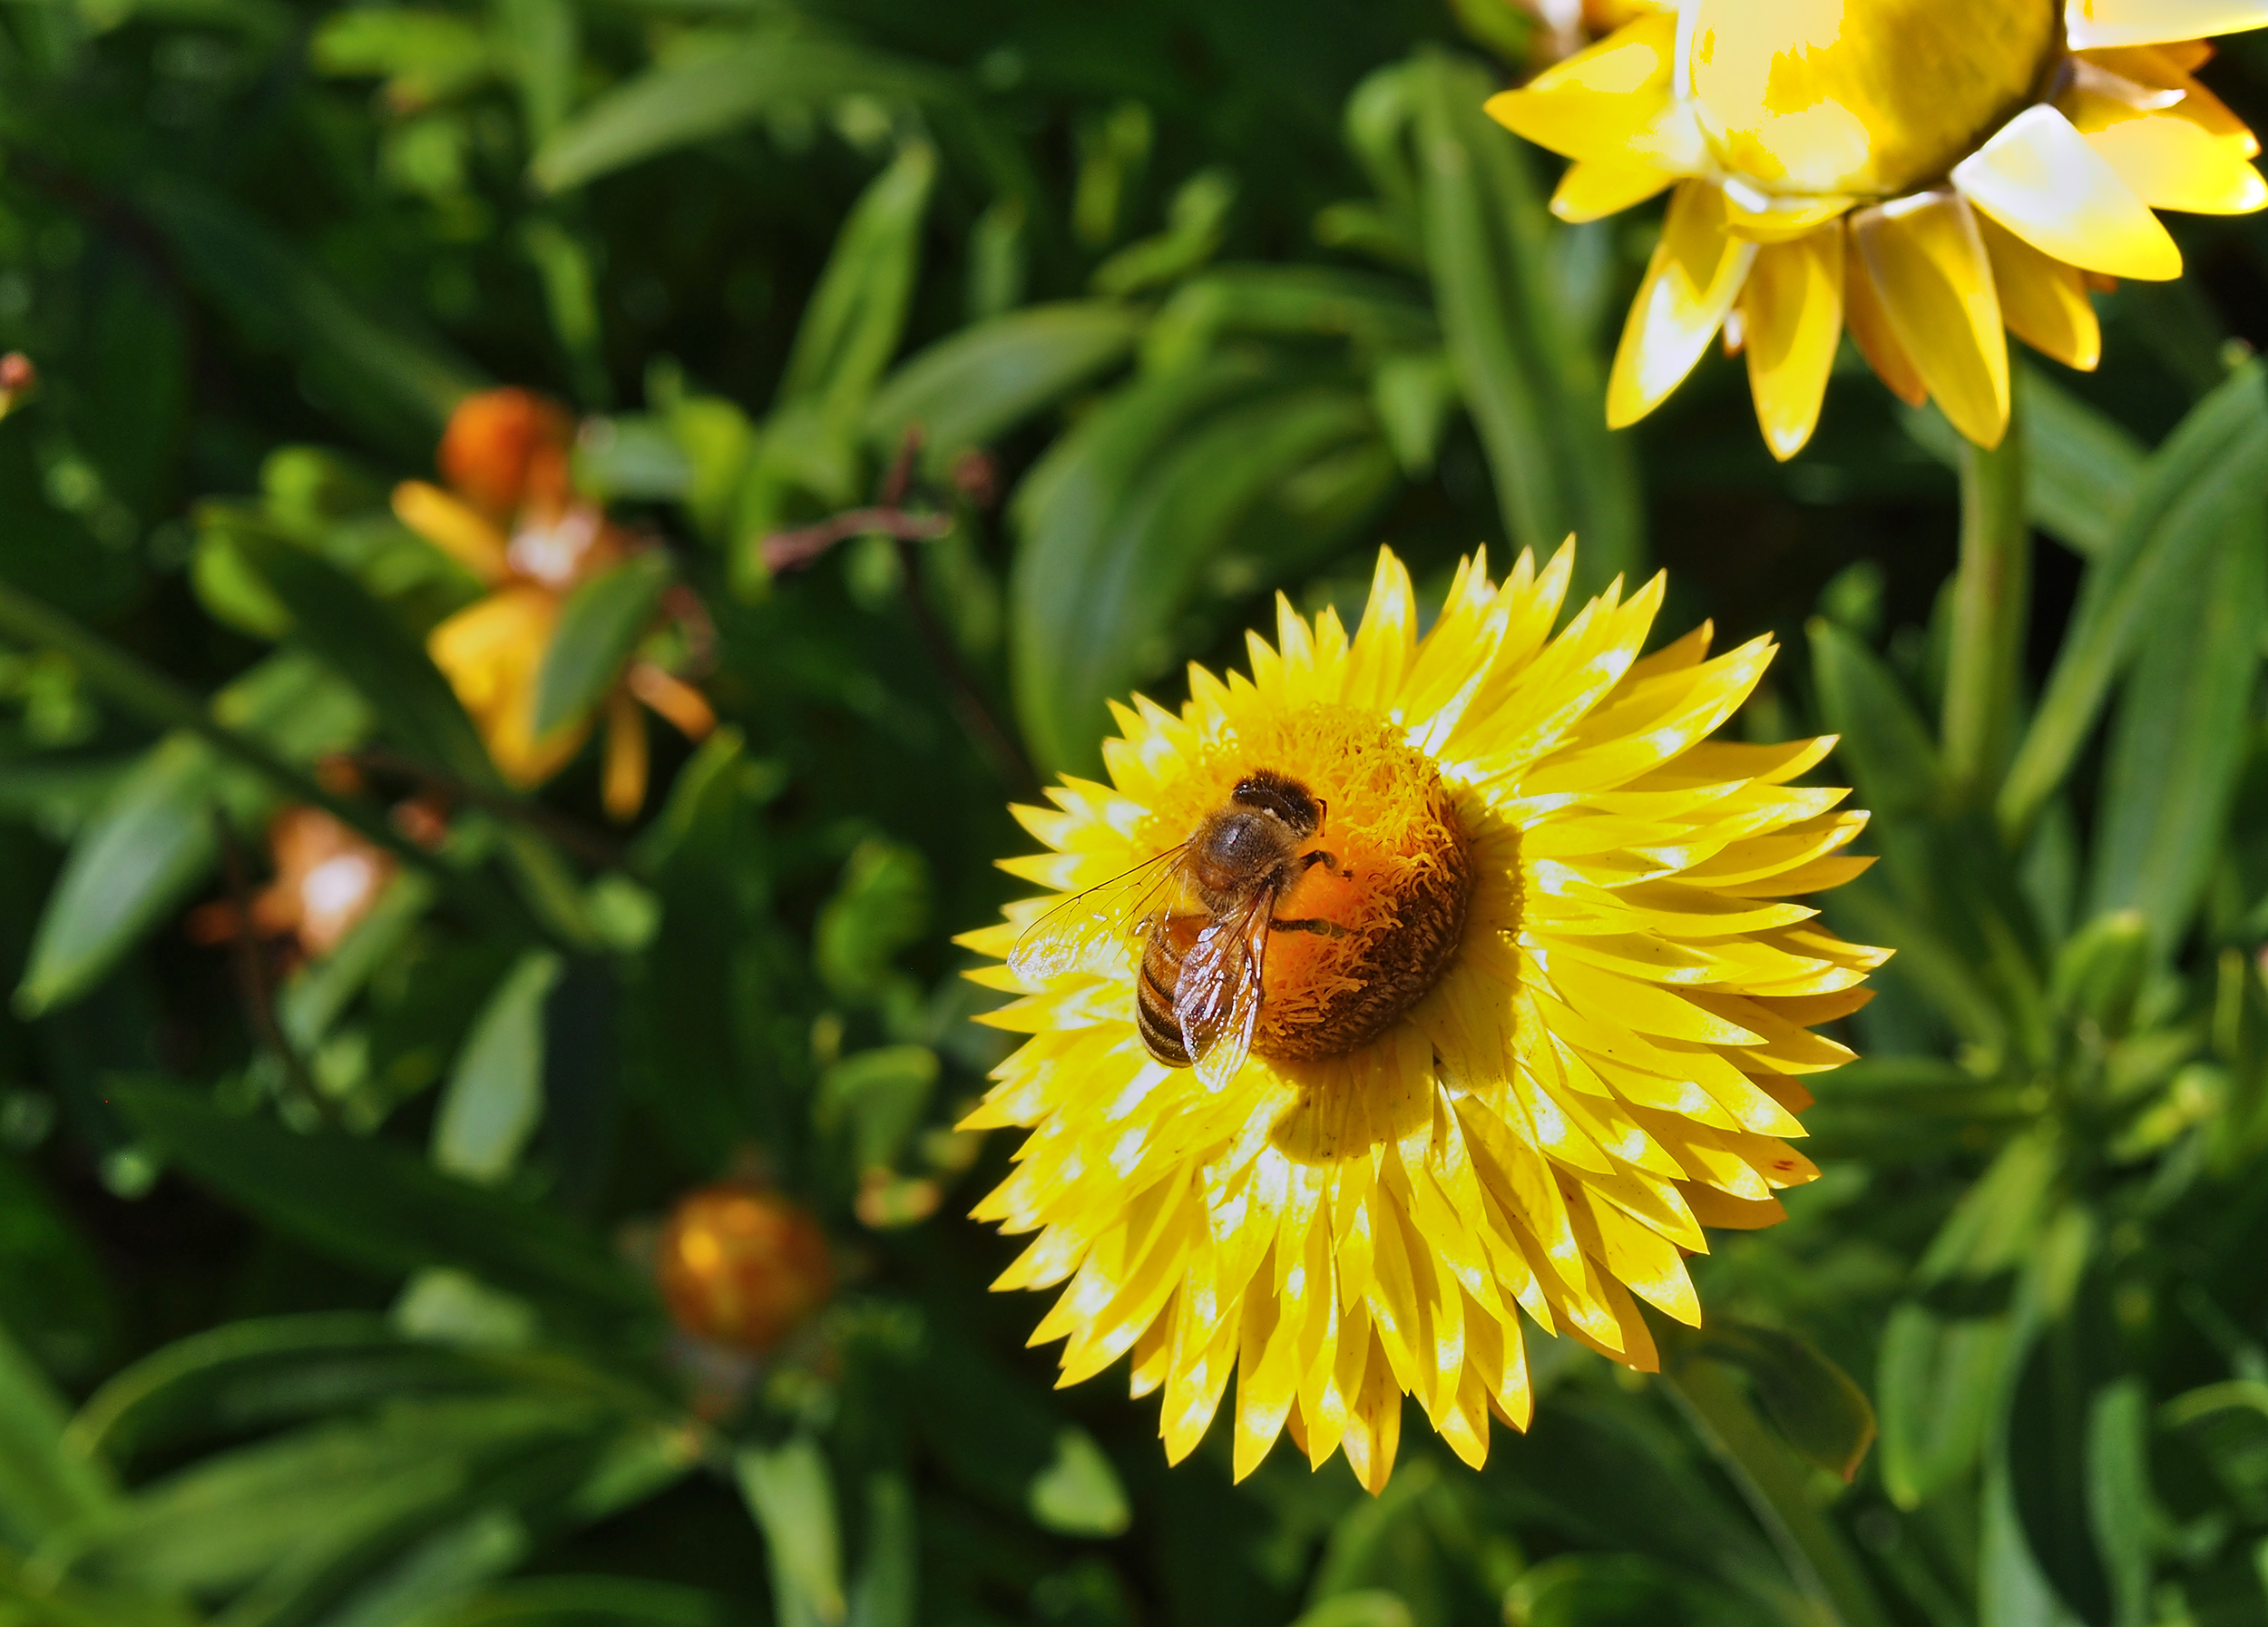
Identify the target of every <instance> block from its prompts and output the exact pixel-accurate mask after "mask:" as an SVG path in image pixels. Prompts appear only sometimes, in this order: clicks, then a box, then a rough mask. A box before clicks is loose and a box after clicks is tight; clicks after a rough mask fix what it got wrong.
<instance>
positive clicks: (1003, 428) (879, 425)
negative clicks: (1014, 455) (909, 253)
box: [865, 299, 1143, 469]
mask: <svg viewBox="0 0 2268 1627" xmlns="http://www.w3.org/2000/svg"><path fill="white" fill-rule="evenodd" d="M1142 327H1143V318H1142V314H1141V313H1140V312H1139V310H1137V309H1133V308H1132V307H1130V306H1125V305H1120V304H1119V303H1118V302H1117V301H1116V300H1111V299H1083V300H1067V301H1064V302H1062V303H1061V304H1056V305H1035V306H1032V307H1031V308H1029V309H1024V310H1019V311H1012V312H1011V313H1009V314H1008V315H1006V316H1002V317H995V318H993V319H992V320H990V321H987V322H980V323H977V324H975V325H973V326H972V327H968V328H961V329H959V330H958V331H956V332H954V333H953V334H951V335H949V336H947V337H946V338H943V339H940V340H938V341H937V343H935V344H934V345H932V346H931V347H930V348H928V349H926V350H924V351H922V352H921V353H920V354H919V355H917V356H915V357H914V358H912V359H910V360H908V361H907V362H906V363H905V364H904V366H903V367H901V368H898V369H897V371H895V372H894V373H893V374H891V375H890V377H888V378H887V379H886V380H885V381H884V383H883V385H882V387H881V388H879V389H878V390H876V391H875V398H874V400H873V402H872V403H871V404H870V405H869V406H868V407H867V408H866V418H865V435H866V439H867V440H868V441H869V442H870V443H872V444H873V445H874V446H875V447H877V448H879V449H881V450H882V451H884V452H885V453H887V452H890V451H893V450H894V449H895V448H896V446H898V444H899V442H900V441H901V440H902V439H904V435H905V432H906V431H907V430H908V429H910V428H914V427H915V426H919V428H920V429H921V432H922V446H923V451H924V458H925V460H926V461H927V462H928V463H929V464H930V465H931V466H933V467H934V468H940V469H942V468H943V467H944V466H946V465H947V464H949V463H950V461H951V460H952V458H953V456H954V455H955V454H956V453H960V452H963V451H966V450H968V449H969V448H971V447H973V446H984V445H986V444H987V443H989V442H992V441H994V440H997V439H998V438H999V437H1000V436H1002V435H1004V434H1006V433H1007V432H1008V431H1009V430H1011V429H1013V428H1014V427H1015V426H1017V425H1019V424H1021V423H1022V422H1023V421H1024V420H1025V419H1026V418H1028V417H1031V415H1032V414H1034V413H1036V412H1039V411H1040V410H1041V409H1042V408H1044V407H1050V406H1051V405H1053V404H1054V403H1055V402H1057V401H1060V400H1061V399H1062V398H1063V397H1065V396H1067V395H1069V394H1070V392H1071V391H1073V390H1075V389H1078V388H1079V387H1081V386H1082V385H1085V384H1088V383H1089V382H1090V381H1092V380H1093V379H1095V378H1097V377H1100V375H1102V374H1103V373H1105V372H1107V371H1109V370H1110V368H1115V367H1117V366H1119V364H1120V363H1121V362H1123V361H1124V360H1125V359H1126V358H1127V357H1128V355H1129V353H1131V351H1132V350H1133V348H1134V341H1135V338H1136V337H1137V336H1138V335H1139V334H1140V333H1141V331H1142Z"/></svg>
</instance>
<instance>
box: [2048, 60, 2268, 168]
mask: <svg viewBox="0 0 2268 1627" xmlns="http://www.w3.org/2000/svg"><path fill="white" fill-rule="evenodd" d="M2200 49H2205V47H2204V46H2203V44H2202V42H2200ZM2208 54H2209V52H2208ZM2201 64H2202V59H2200V60H2199V62H2195V63H2193V62H2188V61H2185V60H2184V59H2183V57H2182V56H2181V54H2180V53H2179V52H2178V51H2176V50H2175V48H2174V47H2172V46H2170V45H2130V46H2127V47H2126V48H2125V49H2123V50H2117V51H2090V52H2088V53H2087V54H2086V55H2085V56H2083V57H2078V58H2077V59H2075V70H2074V74H2073V78H2074V82H2075V84H2076V87H2077V89H2078V90H2080V91H2089V90H2094V91H2098V92H2101V93H2118V94H2119V96H2122V97H2123V99H2124V100H2126V101H2127V102H2128V103H2131V104H2132V105H2133V106H2134V107H2135V108H2136V111H2139V112H2148V111H2150V110H2152V109H2154V108H2160V107H2164V108H2168V109H2170V110H2171V111H2172V112H2174V113H2178V114H2179V115H2180V116H2181V117H2182V118H2185V119H2187V120H2188V121H2189V122H2190V123H2192V124H2195V125H2197V126H2198V127H2199V128H2200V129H2202V130H2204V132H2205V133H2206V134H2208V135H2210V136H2212V137H2213V138H2214V140H2215V141H2218V142H2223V143H2224V144H2225V145H2227V146H2228V147H2230V148H2231V149H2233V150H2234V152H2235V153H2236V155H2237V156H2238V157H2239V158H2257V157H2259V156H2260V138H2259V137H2258V136H2256V135H2254V134H2253V132H2252V129H2251V127H2250V126H2248V125H2247V124H2246V123H2244V120H2242V119H2240V118H2238V117H2237V116H2236V115H2235V114H2234V113H2231V112H2230V111H2229V105H2228V103H2225V102H2224V101H2222V100H2221V98H2220V97H2218V96H2216V95H2214V93H2212V92H2211V91H2210V90H2207V89H2206V88H2205V86H2204V83H2201V82H2200V81H2199V80H2198V78H2197V76H2196V74H2195V73H2194V72H2193V71H2192V70H2193V69H2194V68H2195V67H2197V66H2199V65H2201ZM2098 68H2099V69H2101V70H2102V72H2101V73H2100V74H2097V73H2096V72H2095V71H2094V70H2096V69H2098ZM2167 92H2177V93H2179V94H2178V97H2177V99H2175V100H2174V101H2172V102H2170V103H2169V102H2167V101H2165V99H2164V96H2165V93H2167ZM2064 111H2065V113H2072V110H2071V108H2070V107H2069V106H2068V105H2067V106H2065V108H2064ZM2072 123H2075V124H2077V125H2078V127H2079V128H2080V130H2081V131H2085V130H2086V129H2087V124H2086V123H2085V121H2084V120H2082V119H2080V118H2079V117H2078V116H2077V114H2073V116H2072Z"/></svg>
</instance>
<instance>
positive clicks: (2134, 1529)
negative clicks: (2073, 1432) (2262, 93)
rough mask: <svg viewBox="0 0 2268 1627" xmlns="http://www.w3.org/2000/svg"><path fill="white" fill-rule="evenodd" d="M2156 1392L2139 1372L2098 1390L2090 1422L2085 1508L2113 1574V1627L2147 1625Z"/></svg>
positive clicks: (2089, 1411) (2098, 1547) (2153, 1510)
mask: <svg viewBox="0 0 2268 1627" xmlns="http://www.w3.org/2000/svg"><path fill="white" fill-rule="evenodd" d="M2155 1504H2156V1498H2155V1497H2154V1496H2153V1495H2152V1493H2151V1488H2150V1395H2149V1390H2148V1389H2147V1387H2146V1385H2145V1383H2144V1381H2143V1379H2142V1377H2140V1375H2138V1374H2128V1375H2127V1376H2126V1377H2123V1378H2119V1379H2116V1380H2114V1381H2113V1382H2111V1383H2109V1384H2107V1385H2105V1386H2104V1387H2102V1388H2100V1389H2098V1390H2097V1391H2096V1392H2095V1395H2094V1397H2093V1400H2092V1402H2091V1404H2090V1405H2089V1406H2088V1408H2087V1520H2088V1524H2089V1526H2090V1527H2091V1534H2092V1535H2093V1537H2094V1539H2095V1551H2096V1553H2097V1554H2098V1555H2099V1556H2100V1557H2101V1559H2102V1562H2103V1568H2104V1570H2105V1571H2106V1572H2107V1573H2108V1577H2109V1581H2110V1593H2111V1603H2112V1615H2111V1621H2112V1623H2113V1627H2149V1622H2150V1581H2151V1568H2152V1567H2151V1561H2152V1557H2153V1556H2152V1553H2151V1536H2152V1526H2153V1524H2154V1523H2155V1522H2154V1521H2153V1519H2152V1518H2151V1516H2152V1515H2153V1514H2156V1513H2157V1510H2156V1507H2155Z"/></svg>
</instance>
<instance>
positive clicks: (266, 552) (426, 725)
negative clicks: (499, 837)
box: [242, 536, 501, 786]
mask: <svg viewBox="0 0 2268 1627" xmlns="http://www.w3.org/2000/svg"><path fill="white" fill-rule="evenodd" d="M242 545H243V547H244V548H245V550H246V554H247V556H248V557H249V559H250V561H251V563H252V564H253V565H254V567H255V568H256V569H258V570H259V573H260V575H261V578H262V579H263V580H264V581H265V582H266V583H268V585H269V587H270V588H272V589H274V590H275V593H276V596H277V598H278V599H279V600H281V601H282V602H283V603H284V605H285V606H286V608H288V610H289V611H290V612H291V616H292V629H291V632H290V635H289V636H290V638H291V640H292V642H294V643H296V644H298V646H299V647H300V648H302V649H304V650H306V651H307V652H308V653H309V654H311V655H313V656H315V657H316V658H317V659H318V660H320V661H321V662H324V663H325V664H326V665H327V666H329V667H331V668H332V669H333V670H334V671H337V673H338V674H339V675H340V676H341V677H343V678H345V679H346V680H347V682H349V683H351V684H353V685H354V686H355V688H356V689H357V690H358V691H361V693H362V696H363V698H364V699H365V700H366V701H369V702H370V704H371V706H372V708H373V709H374V710H375V711H376V712H377V714H378V717H379V719H380V720H381V721H382V722H383V723H384V724H385V726H386V729H387V730H389V731H390V732H392V733H393V734H394V735H395V736H396V738H397V739H398V740H400V741H401V742H402V744H403V745H405V746H406V747H407V748H409V749H410V750H413V751H415V752H417V753H419V754H421V755H423V756H425V757H426V758H429V759H430V760H433V761H434V762H435V764H436V765H438V766H439V767H441V768H443V769H446V770H448V772H450V773H452V774H454V775H455V776H456V777H457V778H458V779H463V780H465V781H467V782H469V783H471V784H474V785H480V786H496V785H499V784H501V781H500V780H499V779H498V777H497V773H496V769H495V765H494V763H493V762H491V761H490V760H489V756H488V748H487V747H486V746H485V745H484V744H483V743H482V741H481V737H480V732H479V730H476V729H474V726H473V720H472V719H471V718H469V717H467V716H465V713H464V706H463V705H462V704H460V703H459V702H458V701H457V698H456V691H454V690H452V689H451V688H450V687H449V681H448V680H447V679H446V678H444V677H443V676H442V675H441V670H440V669H439V668H438V667H435V665H434V664H433V658H432V657H431V656H429V655H427V654H426V653H425V646H424V645H423V644H422V643H420V642H418V641H417V640H416V639H415V637H414V636H412V634H411V633H410V632H409V630H408V629H407V628H406V627H404V626H403V625H402V623H401V622H400V621H399V620H397V619H396V616H395V613H394V612H393V611H392V610H390V609H388V608H387V607H386V605H385V604H383V603H380V602H379V601H378V600H377V599H376V598H374V597H372V595H371V594H370V593H369V591H368V590H367V589H366V588H365V587H364V586H363V585H362V584H361V583H358V582H357V581H356V580H355V579H354V578H353V577H351V576H349V575H347V573H345V572H344V571H342V570H340V569H339V568H338V567H337V565H334V564H331V563H330V562H329V561H328V560H326V559H324V558H322V557H320V556H319V555H318V554H311V553H309V552H308V551H307V550H306V549H304V548H300V547H298V546H296V545H294V544H291V543H288V542H286V541H284V540H283V539H281V538H279V537H273V536H263V537H246V538H245V539H243V543H242Z"/></svg>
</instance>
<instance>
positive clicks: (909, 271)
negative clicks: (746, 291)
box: [777, 142, 937, 423]
mask: <svg viewBox="0 0 2268 1627" xmlns="http://www.w3.org/2000/svg"><path fill="white" fill-rule="evenodd" d="M936 179H937V152H936V149H934V147H931V146H929V145H928V144H927V143H925V142H912V143H909V144H908V145H907V146H905V147H904V148H903V149H901V150H900V151H899V152H898V155H897V157H896V158H895V159H894V160H893V161H892V162H891V164H890V167H889V168H888V169H886V170H885V171H883V172H882V173H881V174H879V175H877V176H875V179H874V181H872V182H871V183H870V184H869V185H868V186H867V188H866V190H865V191H864V192H862V193H860V194H859V198H858V201H857V202H856V203H855V204H854V205H852V207H851V211H850V215H849V217H848V218H847V219H846V220H845V221H844V222H843V229H842V230H841V231H840V232H838V233H837V234H836V240H835V250H834V252H833V253H831V254H829V255H828V256H827V263H826V270H823V271H821V272H820V274H819V284H818V287H816V288H815V289H812V291H811V298H810V299H809V301H808V302H807V303H806V304H805V306H804V308H803V320H802V322H801V323H800V324H799V325H798V326H797V329H796V343H795V347H794V348H793V349H791V350H790V351H789V352H788V356H787V371H786V372H785V373H784V374H783V375H782V376H781V377H780V381H779V396H778V402H777V404H778V405H779V406H781V407H789V406H795V405H798V404H803V405H808V406H811V407H816V409H817V410H818V412H819V416H820V417H822V418H823V419H826V421H828V422H829V423H840V422H843V421H844V420H845V419H846V417H847V418H848V419H849V420H850V421H852V422H855V421H857V420H858V419H859V418H860V417H863V415H864V414H865V409H866V404H867V399H868V397H870V396H871V395H872V393H873V391H874V387H875V382H876V381H877V380H878V379H880V378H881V377H882V373H883V369H884V368H886V367H888V366H889V363H890V358H891V357H892V356H893V355H894V354H895V353H896V351H897V348H898V340H899V338H900V337H901V336H902V335H903V334H904V331H905V311H906V304H907V301H908V300H910V299H912V298H913V292H914V276H915V273H916V272H917V271H918V270H920V266H921V231H922V217H923V215H924V212H925V211H927V210H928V207H929V194H930V189H931V188H932V186H934V184H935V181H936Z"/></svg>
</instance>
